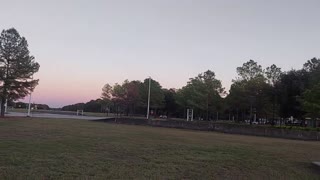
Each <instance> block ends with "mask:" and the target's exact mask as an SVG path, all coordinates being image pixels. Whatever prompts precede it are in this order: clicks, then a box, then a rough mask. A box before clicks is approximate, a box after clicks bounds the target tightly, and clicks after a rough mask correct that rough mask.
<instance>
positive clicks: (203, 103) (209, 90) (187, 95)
mask: <svg viewBox="0 0 320 180" xmlns="http://www.w3.org/2000/svg"><path fill="white" fill-rule="evenodd" d="M223 92H224V89H223V88H222V85H221V81H220V80H218V79H216V77H215V73H214V72H213V71H210V70H208V71H206V72H204V73H201V74H199V75H198V76H196V77H195V78H191V79H190V81H189V82H188V84H187V85H186V86H185V87H183V88H182V89H181V90H180V91H178V95H179V96H180V97H179V98H178V104H180V105H183V106H184V107H185V108H193V109H195V114H198V115H200V116H203V115H201V114H203V113H204V112H205V119H206V120H209V118H210V112H212V111H214V110H215V111H217V109H218V106H219V103H220V102H221V101H220V99H221V96H220V94H222V93H223Z"/></svg>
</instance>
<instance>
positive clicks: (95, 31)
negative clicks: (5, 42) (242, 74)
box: [0, 0, 320, 107]
mask: <svg viewBox="0 0 320 180" xmlns="http://www.w3.org/2000/svg"><path fill="white" fill-rule="evenodd" d="M0 6H1V10H0V22H1V23H0V29H7V28H10V27H15V28H16V29H17V30H18V31H19V32H20V34H21V35H23V36H25V37H26V38H27V40H28V42H29V46H30V51H31V53H32V54H33V55H34V56H35V57H36V60H37V61H38V62H39V63H40V65H41V68H40V72H39V73H38V74H37V77H38V78H40V85H39V86H38V87H37V88H36V91H35V93H34V99H33V101H34V102H36V103H47V104H49V105H50V106H53V107H59V106H62V105H65V104H70V103H76V102H81V101H88V100H90V99H95V98H98V97H99V96H100V93H101V88H102V86H103V85H104V84H105V83H110V84H114V83H116V82H122V81H123V80H125V79H129V80H136V79H137V80H143V79H144V78H146V77H147V76H151V77H153V78H154V79H155V80H157V81H159V82H160V83H161V84H162V86H163V87H166V88H169V87H173V88H180V87H182V86H184V85H185V84H186V82H187V81H188V79H189V78H190V77H194V76H196V75H197V74H198V73H200V72H203V71H205V70H207V69H211V70H213V71H214V72H216V75H217V78H218V79H220V80H222V83H223V85H224V87H226V89H229V87H230V84H231V80H232V79H233V78H235V77H236V67H238V66H241V65H242V63H244V62H246V61H248V60H249V59H254V60H256V61H258V62H259V63H260V64H261V65H263V66H264V67H266V66H269V65H271V64H273V63H274V64H276V65H278V66H280V67H282V68H283V69H284V70H289V69H291V68H301V67H302V64H303V63H304V62H306V61H307V60H308V59H310V58H312V57H319V53H320V45H319V42H320V35H319V32H320V24H319V17H320V11H319V9H320V1H317V0H304V1H303V0H268V1H265V0H221V1H218V0H91V1H89V0H55V1H54V0H52V1H46V0H28V1H25V0H20V1H17V0H10V1H9V0H6V1H4V0H0Z"/></svg>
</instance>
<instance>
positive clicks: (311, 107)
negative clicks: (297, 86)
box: [303, 83, 320, 127]
mask: <svg viewBox="0 0 320 180" xmlns="http://www.w3.org/2000/svg"><path fill="white" fill-rule="evenodd" d="M303 108H304V110H305V111H307V112H308V115H310V116H311V117H312V120H313V127H315V126H316V123H315V122H316V118H317V117H319V115H320V83H318V84H316V85H314V87H313V88H312V89H308V90H306V91H305V92H304V93H303Z"/></svg>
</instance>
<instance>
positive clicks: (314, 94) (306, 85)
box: [63, 58, 320, 123]
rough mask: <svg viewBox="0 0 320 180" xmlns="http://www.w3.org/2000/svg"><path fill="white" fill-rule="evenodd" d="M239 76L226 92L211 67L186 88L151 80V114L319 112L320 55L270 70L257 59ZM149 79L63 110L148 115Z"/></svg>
mask: <svg viewBox="0 0 320 180" xmlns="http://www.w3.org/2000/svg"><path fill="white" fill-rule="evenodd" d="M236 71H237V73H238V76H237V77H236V78H235V79H234V80H233V84H232V85H231V87H230V90H229V93H226V92H225V90H224V88H223V87H222V85H221V81H220V80H218V79H217V78H216V76H215V73H214V72H212V71H210V70H208V71H205V72H203V73H201V74H199V75H198V76H196V77H194V78H190V80H189V82H188V83H187V85H185V86H184V87H182V88H181V89H178V90H176V89H164V88H162V87H161V85H160V83H159V82H157V81H155V80H153V79H152V80H151V102H150V105H151V115H153V116H160V115H166V116H170V117H179V118H185V115H186V110H187V109H188V108H190V109H193V110H194V117H195V119H203V120H217V119H233V120H235V121H245V120H249V121H250V122H252V120H253V119H254V117H255V119H265V120H266V121H268V122H269V123H273V120H275V119H279V118H290V117H294V118H297V119H304V118H306V117H309V118H312V119H314V120H315V119H316V118H318V117H319V115H320V108H319V107H320V101H319V99H320V98H319V96H320V94H319V93H320V59H317V58H313V59H311V60H309V61H307V62H306V63H305V64H304V65H303V68H302V69H299V70H294V69H292V70H290V71H287V72H282V70H281V68H279V67H277V66H276V65H274V64H273V65H271V66H270V67H266V68H265V69H264V68H263V67H262V66H261V65H259V64H258V63H257V62H255V61H254V60H250V61H248V62H245V63H244V64H243V65H242V66H240V67H238V68H237V69H236ZM148 85H149V79H145V80H144V81H143V82H141V81H128V80H125V81H124V82H123V83H122V84H115V85H114V86H111V85H109V84H106V85H105V86H104V87H103V89H102V95H101V98H100V99H97V100H93V101H90V102H88V103H85V104H84V103H82V104H75V105H71V106H66V107H64V108H63V110H72V111H75V110H77V109H84V110H85V111H92V112H108V113H109V112H111V113H116V114H123V115H146V108H147V98H148Z"/></svg>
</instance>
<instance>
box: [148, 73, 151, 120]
mask: <svg viewBox="0 0 320 180" xmlns="http://www.w3.org/2000/svg"><path fill="white" fill-rule="evenodd" d="M150 87H151V77H150V76H149V92H148V109H147V119H149V111H150Z"/></svg>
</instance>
